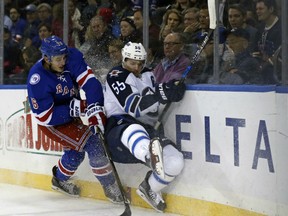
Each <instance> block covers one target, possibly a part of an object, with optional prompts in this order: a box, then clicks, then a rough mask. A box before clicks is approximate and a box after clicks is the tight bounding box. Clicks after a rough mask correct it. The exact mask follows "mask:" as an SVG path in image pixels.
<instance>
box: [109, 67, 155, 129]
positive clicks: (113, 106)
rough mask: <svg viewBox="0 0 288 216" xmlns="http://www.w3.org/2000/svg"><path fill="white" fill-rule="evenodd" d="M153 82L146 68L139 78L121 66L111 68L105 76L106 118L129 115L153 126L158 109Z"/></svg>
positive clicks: (151, 75)
mask: <svg viewBox="0 0 288 216" xmlns="http://www.w3.org/2000/svg"><path fill="white" fill-rule="evenodd" d="M154 80H155V78H154V75H153V73H152V72H151V71H149V70H148V69H146V68H144V70H143V71H142V73H141V76H140V77H136V76H135V75H134V74H133V73H131V72H129V71H128V70H126V69H124V68H123V67H122V66H118V67H115V68H113V69H112V70H111V71H110V72H109V73H108V75H107V80H106V84H105V91H104V106H105V110H106V115H107V117H110V116H113V115H123V114H129V115H130V116H133V117H135V118H137V119H138V120H140V121H141V122H143V123H146V124H147V123H148V124H150V125H153V124H154V122H156V120H157V112H158V107H159V102H158V100H157V98H156V97H155V95H154V91H155V82H154Z"/></svg>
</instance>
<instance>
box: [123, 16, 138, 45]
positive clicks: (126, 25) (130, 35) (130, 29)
mask: <svg viewBox="0 0 288 216" xmlns="http://www.w3.org/2000/svg"><path fill="white" fill-rule="evenodd" d="M120 30H121V34H120V37H119V39H120V40H122V41H123V43H124V44H126V43H128V42H129V41H131V42H134V43H142V38H143V37H142V33H141V31H139V30H138V29H137V28H136V26H135V24H134V21H133V20H132V19H130V18H128V17H124V18H123V19H122V20H121V22H120Z"/></svg>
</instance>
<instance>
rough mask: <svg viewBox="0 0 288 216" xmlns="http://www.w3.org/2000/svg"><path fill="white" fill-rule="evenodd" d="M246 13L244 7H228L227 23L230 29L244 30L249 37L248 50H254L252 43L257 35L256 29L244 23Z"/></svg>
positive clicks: (238, 5)
mask: <svg viewBox="0 0 288 216" xmlns="http://www.w3.org/2000/svg"><path fill="white" fill-rule="evenodd" d="M246 18H247V12H246V10H245V9H244V7H243V6H242V5H240V4H233V5H230V6H229V8H228V21H229V24H230V26H231V28H232V29H239V28H243V29H245V30H246V31H247V32H248V33H249V35H250V37H249V47H248V48H249V50H250V51H253V50H254V46H255V45H254V42H255V36H256V33H257V29H256V28H254V27H253V26H251V25H249V24H247V23H246Z"/></svg>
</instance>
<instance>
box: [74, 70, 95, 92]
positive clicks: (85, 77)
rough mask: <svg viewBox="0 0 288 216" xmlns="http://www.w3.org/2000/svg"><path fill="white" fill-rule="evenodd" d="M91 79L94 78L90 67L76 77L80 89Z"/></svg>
mask: <svg viewBox="0 0 288 216" xmlns="http://www.w3.org/2000/svg"><path fill="white" fill-rule="evenodd" d="M92 77H95V76H94V73H93V71H92V69H91V68H90V67H87V70H86V71H84V72H83V73H81V74H80V75H79V76H78V77H77V82H78V84H79V85H80V87H82V86H83V85H85V83H86V82H87V81H88V80H89V79H90V78H92Z"/></svg>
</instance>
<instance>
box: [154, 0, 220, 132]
mask: <svg viewBox="0 0 288 216" xmlns="http://www.w3.org/2000/svg"><path fill="white" fill-rule="evenodd" d="M208 11H209V18H210V24H209V32H208V34H207V35H206V36H205V38H204V40H203V41H202V43H201V45H200V47H199V49H198V50H197V52H196V53H195V55H194V56H193V57H192V60H191V63H190V65H189V66H188V67H187V68H186V69H185V71H184V72H183V73H182V76H181V79H180V81H179V83H183V82H184V81H185V79H186V77H187V74H188V73H189V72H190V71H191V70H192V68H193V65H194V64H195V63H196V62H197V61H198V59H199V57H200V54H201V53H202V51H203V49H204V48H205V46H206V44H207V42H208V41H209V39H210V37H211V35H212V33H213V31H214V29H215V28H216V5H215V0H208ZM171 104H172V103H171V102H169V103H167V104H166V105H165V107H164V109H163V111H162V113H161V114H160V115H159V117H158V119H157V122H156V123H155V125H154V129H155V130H158V129H159V127H160V125H161V122H162V120H163V118H164V116H165V114H166V113H167V111H168V109H169V108H170V106H171Z"/></svg>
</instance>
